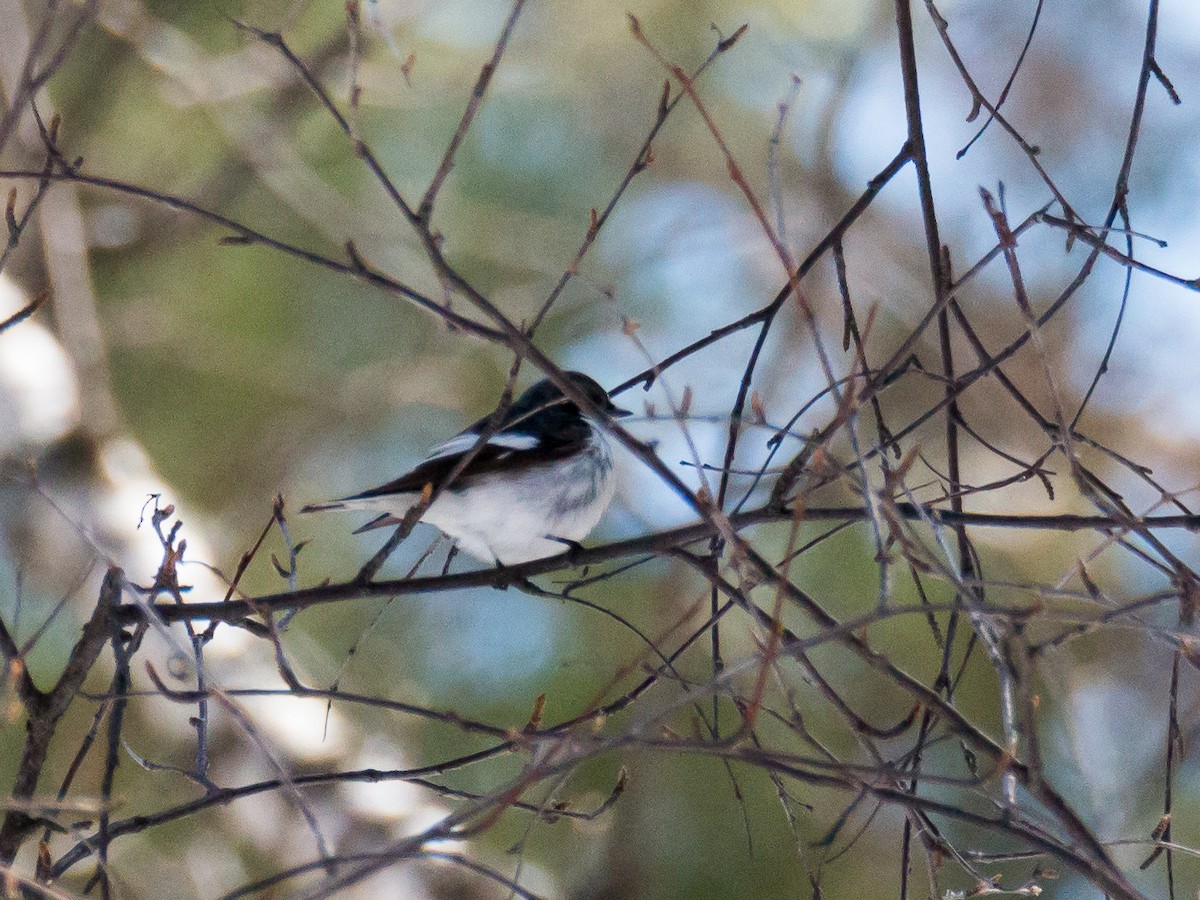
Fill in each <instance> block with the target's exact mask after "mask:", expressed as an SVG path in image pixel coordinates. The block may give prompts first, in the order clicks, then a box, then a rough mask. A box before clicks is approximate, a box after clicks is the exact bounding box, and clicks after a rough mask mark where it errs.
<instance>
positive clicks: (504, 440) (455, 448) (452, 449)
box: [425, 431, 539, 462]
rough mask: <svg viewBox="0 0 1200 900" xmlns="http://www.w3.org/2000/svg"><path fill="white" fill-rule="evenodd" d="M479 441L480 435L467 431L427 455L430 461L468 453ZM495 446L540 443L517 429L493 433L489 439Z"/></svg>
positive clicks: (522, 447)
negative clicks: (516, 430)
mask: <svg viewBox="0 0 1200 900" xmlns="http://www.w3.org/2000/svg"><path fill="white" fill-rule="evenodd" d="M477 443H479V435H478V434H476V433H474V432H471V431H467V432H463V433H462V434H460V435H457V436H456V437H453V438H451V439H450V440H448V441H446V443H444V444H442V445H441V446H440V447H435V448H434V449H433V451H432V452H431V453H430V454H429V455H428V456H427V457H425V461H426V462H428V461H429V460H431V459H442V458H443V457H446V456H457V455H458V454H460V453H466V452H467V451H468V450H470V449H471V448H472V447H474V446H475V445H476V444H477ZM487 443H488V444H490V445H491V446H493V447H506V448H507V449H509V450H532V449H533V448H534V447H536V446H537V445H538V443H539V441H538V439H537V438H536V437H534V436H533V435H531V434H520V433H518V432H515V431H502V432H500V433H499V434H493V435H492V436H491V437H490V438H489V439H488V441H487Z"/></svg>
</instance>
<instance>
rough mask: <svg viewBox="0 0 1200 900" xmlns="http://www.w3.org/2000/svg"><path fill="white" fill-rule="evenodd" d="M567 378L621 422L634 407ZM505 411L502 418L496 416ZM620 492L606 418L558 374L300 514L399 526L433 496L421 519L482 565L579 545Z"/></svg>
mask: <svg viewBox="0 0 1200 900" xmlns="http://www.w3.org/2000/svg"><path fill="white" fill-rule="evenodd" d="M563 374H564V376H565V377H566V379H567V380H568V381H569V382H570V383H571V384H572V385H574V386H575V387H576V388H578V389H579V390H580V391H582V392H583V393H584V394H585V395H586V396H587V398H588V399H589V400H591V401H592V402H593V403H594V404H595V405H596V406H597V407H599V408H600V409H601V410H603V411H604V412H606V413H607V414H608V415H609V416H612V417H614V418H617V417H623V416H628V415H630V414H631V413H630V412H629V411H628V410H625V409H621V408H620V407H618V406H617V405H616V404H614V403H613V402H612V399H611V398H610V397H609V395H608V392H607V391H606V390H604V388H602V387H601V386H600V385H599V384H597V383H596V382H595V381H593V380H592V379H591V378H589V377H588V376H587V375H584V374H583V373H581V372H564V373H563ZM497 414H499V421H498V423H495V424H493V422H492V420H493V419H494V418H496V417H497ZM489 426H491V427H492V428H494V429H495V430H494V433H492V434H491V435H490V436H489V437H488V438H487V439H486V441H485V442H484V443H483V444H482V446H480V447H479V448H478V451H477V452H476V453H475V455H474V456H473V457H472V458H471V459H470V461H469V462H467V464H466V466H465V468H463V470H462V471H461V472H460V473H458V475H457V477H455V478H454V479H453V480H452V481H450V482H449V483H445V482H446V480H447V478H448V476H450V475H451V473H452V472H453V470H454V469H455V467H456V466H457V465H458V464H459V463H460V462H461V461H462V460H463V458H464V457H465V456H466V455H467V454H469V453H471V452H472V451H473V450H475V449H476V445H477V444H479V443H480V438H481V436H482V435H483V434H484V433H485V431H486V430H487V429H488V428H489ZM614 490H615V482H614V479H613V456H612V448H611V446H610V443H609V440H608V438H607V437H606V436H605V434H604V427H603V425H602V423H601V422H600V421H599V420H598V419H597V418H593V417H592V416H590V415H588V414H587V413H585V412H584V411H583V410H581V409H580V408H579V407H578V406H577V405H576V404H575V403H574V402H573V401H572V400H570V399H569V398H568V397H567V396H566V395H564V394H563V392H562V390H561V389H560V388H559V387H558V386H557V385H556V384H554V382H552V381H551V380H550V379H548V378H546V379H542V380H541V381H539V382H537V384H535V385H533V386H532V387H530V388H529V389H528V390H526V391H525V392H524V393H523V394H521V395H520V396H519V397H518V398H517V399H516V400H515V401H513V402H512V404H511V405H510V406H509V407H508V409H507V410H504V411H503V412H499V411H497V412H494V413H492V415H490V416H485V417H484V418H482V419H480V420H479V421H478V422H476V423H475V424H473V425H471V426H470V427H469V428H467V429H465V430H464V431H461V432H459V433H458V434H457V435H455V436H454V437H452V438H451V439H450V440H448V441H446V442H445V443H444V444H441V445H440V446H438V447H435V448H434V449H433V450H432V451H431V452H430V454H429V455H428V456H426V457H425V459H424V460H423V461H422V462H420V463H419V464H418V465H417V466H415V467H414V468H413V469H411V470H409V471H408V472H406V473H405V474H403V475H401V476H400V477H399V478H397V479H395V480H393V481H389V482H388V483H387V484H383V485H380V486H379V487H375V488H371V489H370V490H366V491H362V492H361V493H357V494H351V495H350V496H348V497H341V498H339V499H337V500H331V501H328V502H324V503H312V504H309V505H307V506H305V507H304V508H303V509H302V510H301V512H319V511H323V510H332V509H343V510H366V511H371V512H376V513H378V514H379V515H377V516H376V518H374V519H372V520H371V521H370V522H368V523H367V524H366V525H364V526H362V527H361V528H359V529H357V530H356V531H355V532H354V533H355V534H359V533H361V532H364V531H369V530H371V529H374V528H383V527H387V526H389V525H398V524H400V523H401V522H402V521H403V519H404V516H405V514H406V513H407V512H408V511H409V510H410V509H412V508H413V507H414V506H415V505H417V504H418V503H420V502H421V501H422V500H423V499H428V497H429V496H430V495H432V498H433V502H432V503H430V505H429V507H428V509H426V510H425V511H424V513H422V515H421V517H420V520H419V521H422V522H427V523H428V524H430V525H433V526H435V527H436V528H437V529H438V530H439V531H441V532H442V533H443V534H444V535H445V536H446V537H448V538H450V540H451V541H453V542H454V546H455V547H457V548H458V549H461V550H463V551H465V552H467V553H469V554H470V555H471V556H473V557H475V558H476V559H478V560H479V561H481V562H484V563H488V564H491V565H496V566H500V567H506V566H514V565H518V564H520V563H523V562H530V561H532V560H535V559H543V558H545V557H548V556H556V555H558V554H560V553H565V552H567V551H569V550H573V549H576V548H578V546H579V541H580V540H582V539H583V538H585V537H587V535H588V534H589V533H590V532H591V530H592V529H593V528H594V527H595V526H596V523H597V522H599V521H600V517H601V516H602V515H603V514H604V511H605V510H606V509H607V508H608V506H609V504H610V503H611V502H612V498H613V493H614Z"/></svg>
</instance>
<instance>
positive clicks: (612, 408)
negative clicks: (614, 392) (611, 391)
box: [608, 400, 633, 419]
mask: <svg viewBox="0 0 1200 900" xmlns="http://www.w3.org/2000/svg"><path fill="white" fill-rule="evenodd" d="M608 414H609V415H610V416H612V417H613V418H614V419H623V418H625V417H626V416H632V415H633V411H632V410H628V409H621V407H619V406H617V405H616V404H615V403H613V402H612V401H611V400H610V401H608Z"/></svg>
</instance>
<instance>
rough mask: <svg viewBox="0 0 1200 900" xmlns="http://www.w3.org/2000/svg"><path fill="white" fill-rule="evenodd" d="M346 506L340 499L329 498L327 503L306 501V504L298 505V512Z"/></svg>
mask: <svg viewBox="0 0 1200 900" xmlns="http://www.w3.org/2000/svg"><path fill="white" fill-rule="evenodd" d="M347 508H348V507H347V506H346V504H345V503H343V502H342V501H341V500H331V501H329V502H328V503H306V504H304V506H302V507H300V512H302V513H310V512H324V511H325V510H327V509H347Z"/></svg>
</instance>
